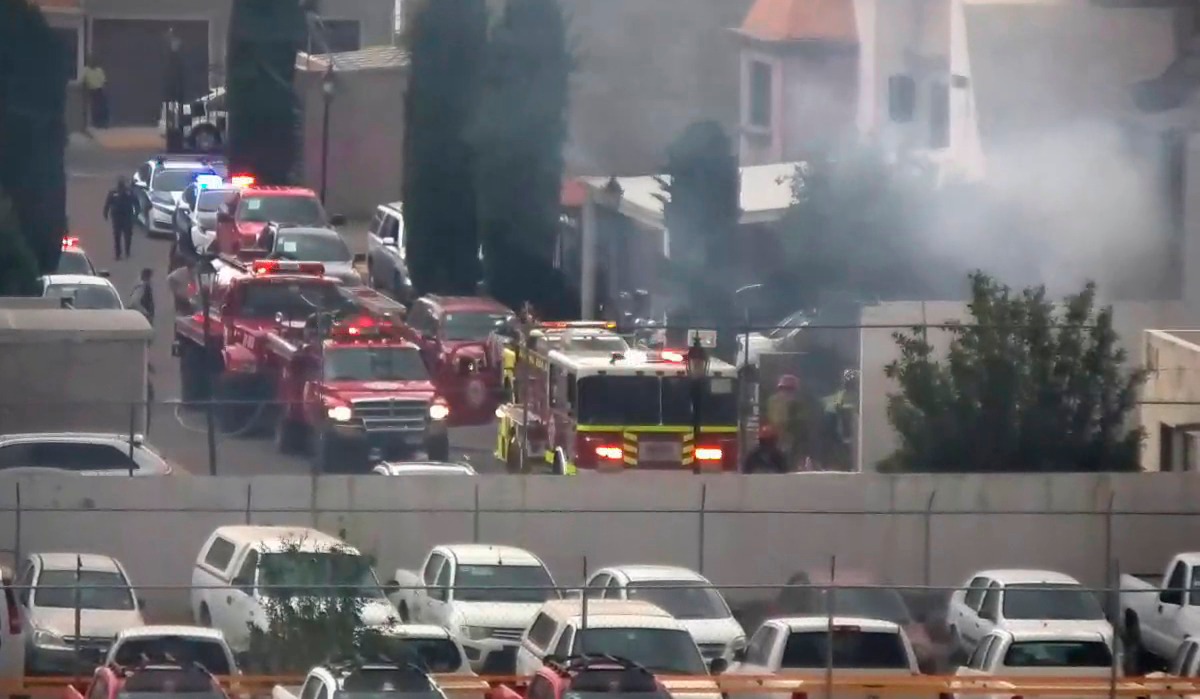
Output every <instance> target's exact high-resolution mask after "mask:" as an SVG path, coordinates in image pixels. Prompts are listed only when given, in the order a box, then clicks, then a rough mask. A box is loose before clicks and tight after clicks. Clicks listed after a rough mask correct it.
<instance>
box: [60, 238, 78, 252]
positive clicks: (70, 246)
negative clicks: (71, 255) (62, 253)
mask: <svg viewBox="0 0 1200 699" xmlns="http://www.w3.org/2000/svg"><path fill="white" fill-rule="evenodd" d="M78 247H79V238H76V237H75V236H73V235H72V236H65V237H64V238H63V239H62V249H63V250H74V249H75V248H78Z"/></svg>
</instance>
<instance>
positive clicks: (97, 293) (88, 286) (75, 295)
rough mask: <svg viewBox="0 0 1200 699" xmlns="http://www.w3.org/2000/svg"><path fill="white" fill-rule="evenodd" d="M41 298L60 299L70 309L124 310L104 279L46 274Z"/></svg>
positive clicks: (116, 294)
mask: <svg viewBox="0 0 1200 699" xmlns="http://www.w3.org/2000/svg"><path fill="white" fill-rule="evenodd" d="M41 281H42V296H44V297H46V298H56V299H62V300H63V301H62V302H63V303H64V304H69V307H70V308H75V309H80V310H115V311H121V310H124V309H125V303H124V302H123V301H121V294H120V293H118V292H117V288H116V287H115V286H113V284H112V282H110V281H109V280H108V279H106V278H104V277H99V276H94V275H84V274H47V275H46V276H44V277H42V279H41Z"/></svg>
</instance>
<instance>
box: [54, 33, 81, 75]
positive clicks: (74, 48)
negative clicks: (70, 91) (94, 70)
mask: <svg viewBox="0 0 1200 699" xmlns="http://www.w3.org/2000/svg"><path fill="white" fill-rule="evenodd" d="M50 30H51V31H53V32H54V38H56V39H58V43H59V45H60V46H61V47H62V51H63V56H64V57H65V59H64V60H65V61H66V68H67V79H68V80H78V79H79V29H77V28H75V27H51V28H50Z"/></svg>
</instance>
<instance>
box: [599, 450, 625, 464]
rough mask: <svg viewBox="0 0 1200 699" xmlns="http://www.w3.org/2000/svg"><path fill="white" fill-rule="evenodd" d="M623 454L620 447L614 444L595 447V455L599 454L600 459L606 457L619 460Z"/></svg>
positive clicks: (610, 459)
mask: <svg viewBox="0 0 1200 699" xmlns="http://www.w3.org/2000/svg"><path fill="white" fill-rule="evenodd" d="M624 455H625V453H624V451H622V450H621V447H616V446H602V447H596V456H599V457H600V458H601V459H608V460H609V461H620V460H621V458H622V457H623V456H624Z"/></svg>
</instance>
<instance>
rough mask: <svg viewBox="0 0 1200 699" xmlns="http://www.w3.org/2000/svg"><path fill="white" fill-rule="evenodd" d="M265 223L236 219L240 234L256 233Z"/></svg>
mask: <svg viewBox="0 0 1200 699" xmlns="http://www.w3.org/2000/svg"><path fill="white" fill-rule="evenodd" d="M266 227H267V224H266V223H265V222H263V221H238V224H237V229H238V233H241V234H242V235H258V234H259V233H262V229H264V228H266Z"/></svg>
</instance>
